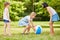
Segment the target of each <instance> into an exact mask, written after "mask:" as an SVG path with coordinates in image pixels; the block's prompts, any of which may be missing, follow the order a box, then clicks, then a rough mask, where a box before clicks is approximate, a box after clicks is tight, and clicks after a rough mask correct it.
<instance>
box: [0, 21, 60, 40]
mask: <svg viewBox="0 0 60 40" xmlns="http://www.w3.org/2000/svg"><path fill="white" fill-rule="evenodd" d="M34 23H35V24H36V25H41V26H42V27H43V31H42V33H41V34H39V35H36V34H34V31H33V30H32V29H31V30H30V34H29V35H21V33H22V31H23V29H24V27H19V26H18V22H11V33H12V36H4V35H3V22H0V40H60V22H55V23H54V27H55V28H54V30H55V35H54V36H51V35H50V33H49V32H50V30H49V25H48V22H44V21H42V22H34ZM45 27H47V28H45Z"/></svg>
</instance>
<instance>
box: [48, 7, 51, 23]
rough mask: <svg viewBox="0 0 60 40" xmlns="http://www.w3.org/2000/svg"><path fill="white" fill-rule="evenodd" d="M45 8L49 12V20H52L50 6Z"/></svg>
mask: <svg viewBox="0 0 60 40" xmlns="http://www.w3.org/2000/svg"><path fill="white" fill-rule="evenodd" d="M47 10H48V12H49V14H50V22H51V21H52V13H51V10H50V8H48V9H47Z"/></svg>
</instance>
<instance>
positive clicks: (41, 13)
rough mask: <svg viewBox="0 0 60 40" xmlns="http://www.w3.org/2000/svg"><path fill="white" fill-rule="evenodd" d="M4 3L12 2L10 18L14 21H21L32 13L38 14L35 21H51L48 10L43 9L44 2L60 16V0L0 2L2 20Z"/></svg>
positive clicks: (9, 0) (3, 0) (8, 0)
mask: <svg viewBox="0 0 60 40" xmlns="http://www.w3.org/2000/svg"><path fill="white" fill-rule="evenodd" d="M4 2H10V17H11V20H13V21H15V20H19V19H20V17H24V16H26V15H28V14H30V12H32V11H35V12H36V13H37V16H36V18H35V19H34V20H35V21H40V20H42V21H45V20H46V21H47V20H49V14H48V12H47V10H46V9H44V8H43V7H42V3H43V2H47V3H48V5H49V6H51V7H53V8H54V9H55V10H56V11H57V13H58V14H59V16H60V0H0V19H2V16H3V15H2V14H3V9H4V6H3V4H4Z"/></svg>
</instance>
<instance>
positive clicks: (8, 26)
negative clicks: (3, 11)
mask: <svg viewBox="0 0 60 40" xmlns="http://www.w3.org/2000/svg"><path fill="white" fill-rule="evenodd" d="M7 29H8V30H7V33H8V35H11V32H10V22H9V23H7Z"/></svg>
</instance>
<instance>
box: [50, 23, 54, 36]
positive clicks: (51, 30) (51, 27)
mask: <svg viewBox="0 0 60 40" xmlns="http://www.w3.org/2000/svg"><path fill="white" fill-rule="evenodd" d="M49 25H50V33H51V34H52V35H54V28H53V22H50V23H49Z"/></svg>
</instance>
